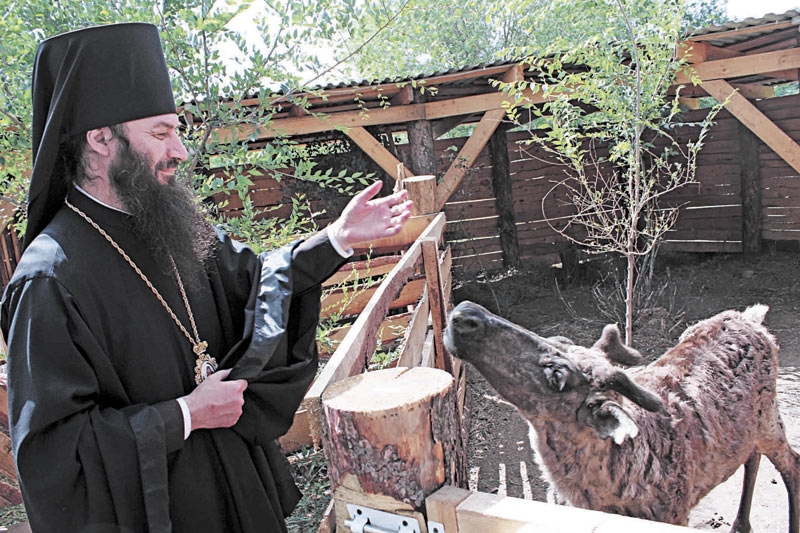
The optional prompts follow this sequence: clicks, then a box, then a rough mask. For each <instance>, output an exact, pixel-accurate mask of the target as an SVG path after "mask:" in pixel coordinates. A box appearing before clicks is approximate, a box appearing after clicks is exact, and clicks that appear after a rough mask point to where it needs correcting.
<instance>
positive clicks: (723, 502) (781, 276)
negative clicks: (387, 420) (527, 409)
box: [454, 250, 800, 533]
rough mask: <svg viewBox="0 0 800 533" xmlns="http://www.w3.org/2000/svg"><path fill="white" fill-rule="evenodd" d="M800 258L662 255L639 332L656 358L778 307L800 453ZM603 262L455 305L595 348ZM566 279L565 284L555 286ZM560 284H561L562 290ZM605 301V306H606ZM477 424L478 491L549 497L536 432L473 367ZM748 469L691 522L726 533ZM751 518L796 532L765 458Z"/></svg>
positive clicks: (472, 449) (790, 418)
mask: <svg viewBox="0 0 800 533" xmlns="http://www.w3.org/2000/svg"><path fill="white" fill-rule="evenodd" d="M798 259H800V254H798V252H797V251H796V250H791V251H776V250H772V251H768V252H765V253H764V254H762V255H760V256H758V257H745V256H741V255H725V256H721V255H707V256H704V255H697V254H695V255H691V256H688V255H675V256H671V257H667V256H662V258H661V259H660V260H659V264H658V266H657V268H656V275H655V278H654V283H653V284H652V285H651V290H650V294H652V295H653V298H652V299H651V300H650V301H648V302H646V304H645V305H644V306H643V308H647V309H650V311H648V312H646V313H644V314H643V315H644V316H642V317H641V318H640V319H639V320H638V321H637V322H636V323H635V327H634V346H635V347H636V348H637V349H638V350H639V351H640V352H642V354H643V355H645V357H647V358H648V360H653V359H655V358H657V357H658V356H659V355H661V354H662V353H663V352H664V351H665V350H667V349H668V348H670V347H671V346H673V345H674V344H675V342H676V341H677V338H678V337H679V335H680V334H681V333H682V332H683V330H684V329H685V328H686V327H687V326H688V325H690V324H692V323H694V322H696V321H698V320H701V319H704V318H708V317H710V316H712V315H714V314H716V313H718V312H720V311H723V310H725V309H744V308H745V307H747V306H749V305H752V304H755V303H762V304H767V305H769V307H770V311H769V313H768V314H767V318H766V325H767V327H768V328H769V329H770V331H771V332H772V333H773V334H774V335H775V336H776V337H777V339H778V342H779V344H780V346H781V352H780V365H781V368H780V378H779V384H778V395H779V402H780V408H781V413H782V416H783V420H784V422H785V424H786V426H787V432H788V435H789V439H790V442H791V443H792V445H793V446H794V448H795V449H797V450H800V332H799V330H798V318H800V261H798ZM604 268H605V269H608V268H610V266H608V265H603V264H602V263H600V264H597V265H595V267H593V268H590V269H588V270H589V272H588V273H587V272H583V273H580V272H578V273H571V275H567V274H566V273H564V272H559V271H553V270H549V271H545V270H536V271H532V272H518V273H514V274H513V275H509V276H499V277H497V278H495V279H491V280H477V281H471V282H467V283H463V284H462V285H461V286H457V287H456V289H455V292H454V301H455V302H456V303H457V302H460V301H462V300H472V301H475V302H477V303H480V304H481V305H484V306H485V307H487V308H488V309H489V310H491V311H492V312H495V313H497V314H499V315H501V316H503V317H505V318H507V319H509V320H511V321H513V322H516V323H518V324H520V325H522V326H524V327H526V328H528V329H530V330H532V331H534V332H536V333H538V334H540V335H542V336H551V335H564V336H566V337H569V338H571V339H572V340H573V341H575V342H577V343H579V344H584V345H591V344H593V343H594V341H595V340H596V339H597V338H598V337H599V335H600V332H601V330H602V328H603V326H604V325H605V324H607V323H610V322H615V321H616V320H614V319H613V318H609V317H608V316H604V314H603V313H602V312H601V311H600V309H601V308H607V305H605V304H604V302H605V303H607V302H608V301H609V300H610V298H609V297H608V295H607V291H606V292H602V293H601V294H600V295H599V296H593V291H592V286H593V285H595V284H596V282H597V276H598V274H597V273H598V272H602V271H603V270H604ZM555 279H558V283H557V284H556V283H554V280H555ZM556 286H557V287H558V288H556ZM598 302H600V303H598ZM468 371H469V373H468V382H469V383H470V387H469V393H470V398H469V401H470V408H471V413H472V419H471V420H472V425H471V433H470V443H469V464H470V474H471V476H470V481H471V488H474V489H477V490H480V491H483V492H490V493H500V494H507V495H508V496H515V497H520V498H529V499H534V500H544V499H545V496H546V490H547V487H546V484H545V482H543V481H542V480H541V478H540V474H539V471H538V469H537V467H536V465H535V463H534V461H533V452H532V451H531V449H530V445H529V441H528V426H527V424H526V423H525V422H524V421H523V420H522V418H521V417H520V416H519V415H518V414H517V412H516V410H515V409H514V408H513V407H512V406H510V405H509V404H507V403H505V402H503V401H502V400H501V399H500V398H499V397H498V396H497V394H496V392H495V391H494V390H493V389H492V388H491V386H489V385H488V384H487V383H486V382H485V381H484V380H483V378H482V377H481V376H480V375H479V374H478V373H477V372H476V371H475V370H474V369H473V368H471V367H470V368H469V369H468ZM741 472H742V469H740V471H739V472H737V474H736V475H734V476H733V477H731V478H730V479H729V480H728V481H727V482H725V483H723V484H722V485H720V486H719V487H717V489H715V490H714V491H712V493H710V494H709V495H708V496H707V497H706V498H705V499H704V500H703V501H702V502H701V503H700V504H699V505H698V506H697V507H696V508H695V510H694V511H693V513H692V516H691V519H690V524H689V525H690V526H691V527H695V528H697V529H701V530H715V529H717V528H720V529H719V530H720V531H728V530H729V528H730V523H731V522H732V521H733V518H734V517H735V513H736V509H737V507H738V500H739V495H740V487H741ZM751 519H752V524H753V528H754V531H755V532H756V533H775V532H782V531H787V530H788V504H787V497H786V490H785V487H784V485H783V482H782V481H781V478H780V475H779V474H778V473H777V472H776V471H775V469H774V468H773V467H772V465H771V464H770V463H769V461H768V460H767V459H766V458H762V461H761V466H760V470H759V475H758V481H757V486H756V492H755V497H754V502H753V511H752V513H751Z"/></svg>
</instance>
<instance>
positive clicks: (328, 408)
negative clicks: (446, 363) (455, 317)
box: [322, 368, 467, 531]
mask: <svg viewBox="0 0 800 533" xmlns="http://www.w3.org/2000/svg"><path fill="white" fill-rule="evenodd" d="M322 406H323V413H324V416H325V418H324V424H323V425H324V432H323V443H324V445H325V456H326V458H327V460H328V474H329V476H330V478H331V488H332V489H333V491H334V496H333V498H334V508H335V512H336V525H337V530H338V531H345V529H344V521H345V520H346V519H348V518H349V515H348V512H347V504H348V503H353V504H358V505H361V506H364V507H369V508H372V509H376V510H379V511H385V512H390V513H395V514H403V515H405V516H409V517H412V518H416V519H417V520H419V521H420V523H422V524H424V523H425V520H424V517H423V515H422V511H423V509H424V505H425V498H426V497H427V496H428V495H430V494H432V493H433V492H434V491H436V490H437V489H439V488H440V487H442V486H443V485H446V484H449V485H456V486H463V485H464V483H466V478H467V475H466V474H467V473H466V468H467V461H466V443H465V442H464V441H463V437H462V432H461V427H460V421H459V417H458V406H457V404H456V388H455V386H454V380H453V377H452V376H451V375H450V374H448V373H446V372H443V371H441V370H437V369H435V368H411V369H408V368H388V369H384V370H378V371H374V372H367V373H366V374H361V375H359V376H354V377H352V378H348V379H346V380H344V381H340V382H337V383H334V384H332V385H331V386H329V387H328V389H327V390H326V391H325V392H324V393H323V395H322ZM423 531H424V530H423Z"/></svg>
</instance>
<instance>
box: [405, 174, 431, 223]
mask: <svg viewBox="0 0 800 533" xmlns="http://www.w3.org/2000/svg"><path fill="white" fill-rule="evenodd" d="M402 187H403V188H404V189H405V190H407V191H408V199H409V200H411V201H413V202H414V206H413V207H412V208H411V213H412V214H414V215H427V214H431V213H435V212H436V176H410V177H408V178H405V179H403V183H402Z"/></svg>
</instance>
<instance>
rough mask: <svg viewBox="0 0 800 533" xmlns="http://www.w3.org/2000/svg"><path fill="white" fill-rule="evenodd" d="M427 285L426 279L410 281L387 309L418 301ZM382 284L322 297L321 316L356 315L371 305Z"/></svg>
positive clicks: (335, 292)
mask: <svg viewBox="0 0 800 533" xmlns="http://www.w3.org/2000/svg"><path fill="white" fill-rule="evenodd" d="M424 286H425V280H424V279H415V280H412V281H409V282H408V283H406V284H405V286H404V287H403V288H402V290H401V291H400V294H398V295H397V297H396V298H395V299H393V300H392V301H391V302H390V303H389V305H388V307H387V309H400V308H402V307H406V306H409V305H413V304H415V303H417V301H418V300H419V297H420V296H422V289H423V287H424ZM379 289H380V286H378V287H369V288H360V289H348V290H347V291H333V292H332V293H331V294H329V295H327V296H324V297H323V298H322V307H321V311H320V314H319V316H320V317H323V318H327V317H330V316H333V315H338V316H342V317H345V316H356V315H358V314H360V313H361V312H362V311H364V309H366V308H367V306H368V305H369V301H370V300H371V299H372V296H373V295H374V294H376V293H377V292H378V290H379Z"/></svg>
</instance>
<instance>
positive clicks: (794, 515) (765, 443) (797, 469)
mask: <svg viewBox="0 0 800 533" xmlns="http://www.w3.org/2000/svg"><path fill="white" fill-rule="evenodd" d="M770 414H771V416H770ZM767 416H768V418H767V419H766V420H765V421H764V422H765V423H764V425H762V428H763V429H762V432H761V435H760V436H759V442H758V443H757V444H756V449H757V450H758V451H759V452H761V453H763V454H764V455H766V456H767V457H768V458H769V460H770V461H771V462H772V464H773V465H775V468H776V469H777V470H778V472H780V473H781V477H782V478H783V483H784V484H785V485H786V490H787V492H788V493H789V533H800V454H798V453H797V452H796V451H794V450H793V449H792V447H791V446H789V442H788V441H787V440H786V430H785V429H784V426H783V421H782V420H781V415H780V413H779V412H778V406H777V404H774V405H773V408H772V413H768V414H767ZM764 430H766V431H764Z"/></svg>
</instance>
